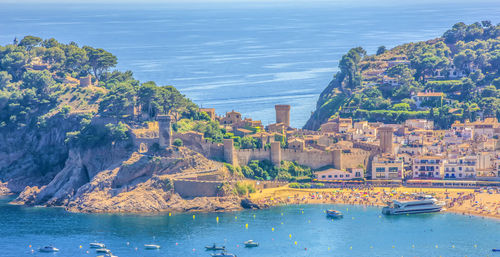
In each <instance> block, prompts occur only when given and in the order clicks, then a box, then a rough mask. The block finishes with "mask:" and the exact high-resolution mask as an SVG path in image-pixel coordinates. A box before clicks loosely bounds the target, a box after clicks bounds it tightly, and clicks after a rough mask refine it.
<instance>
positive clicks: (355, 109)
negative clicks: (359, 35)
mask: <svg viewBox="0 0 500 257" xmlns="http://www.w3.org/2000/svg"><path fill="white" fill-rule="evenodd" d="M339 70H340V71H339V72H338V73H337V74H336V75H335V76H334V79H333V80H332V81H331V82H330V84H329V85H328V86H327V87H326V88H325V90H324V91H323V92H322V93H321V95H320V97H319V99H318V102H317V106H316V110H315V111H314V113H313V114H312V115H311V117H310V119H309V120H308V122H307V124H306V125H305V126H304V127H305V128H307V129H315V130H316V129H318V128H319V127H320V125H321V124H322V123H325V122H326V121H327V120H328V119H330V118H332V117H336V116H340V117H352V118H353V119H356V120H368V121H380V122H385V123H399V122H403V121H405V120H406V119H411V118H426V119H431V120H434V121H435V124H436V125H437V127H440V128H447V127H449V126H450V125H451V124H452V123H453V122H454V121H456V120H460V121H463V120H466V119H469V120H474V119H477V118H478V117H499V118H500V109H499V106H500V99H499V93H500V91H499V89H500V24H498V25H496V26H495V25H493V24H492V23H491V22H490V21H483V22H476V23H473V24H470V25H466V24H464V23H457V24H455V25H454V26H453V27H452V28H451V29H450V30H448V31H446V32H445V33H444V34H443V36H442V37H440V38H436V39H432V40H429V41H425V42H417V43H408V44H404V45H400V46H397V47H394V48H393V49H390V50H387V49H386V48H385V47H384V46H381V47H379V48H378V50H377V53H376V54H374V55H367V53H366V51H365V50H364V49H363V48H361V47H356V48H353V49H351V50H349V52H348V53H347V54H345V55H344V56H342V59H341V60H340V62H339Z"/></svg>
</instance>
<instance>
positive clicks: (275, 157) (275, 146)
mask: <svg viewBox="0 0 500 257" xmlns="http://www.w3.org/2000/svg"><path fill="white" fill-rule="evenodd" d="M271 162H272V163H273V164H274V165H275V166H277V167H279V166H281V143H280V142H276V141H275V142H271Z"/></svg>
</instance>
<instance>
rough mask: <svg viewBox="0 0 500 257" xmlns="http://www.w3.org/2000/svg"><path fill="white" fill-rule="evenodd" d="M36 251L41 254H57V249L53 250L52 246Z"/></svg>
mask: <svg viewBox="0 0 500 257" xmlns="http://www.w3.org/2000/svg"><path fill="white" fill-rule="evenodd" d="M38 251H40V252H42V253H53V252H59V249H57V248H55V247H54V246H50V245H49V246H44V247H42V248H40V249H38Z"/></svg>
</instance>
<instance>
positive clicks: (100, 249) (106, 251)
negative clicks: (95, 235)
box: [95, 248, 111, 254]
mask: <svg viewBox="0 0 500 257" xmlns="http://www.w3.org/2000/svg"><path fill="white" fill-rule="evenodd" d="M95 252H96V253H108V254H110V253H111V250H109V249H106V248H98V249H95Z"/></svg>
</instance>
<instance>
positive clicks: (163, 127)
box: [157, 115, 172, 147]
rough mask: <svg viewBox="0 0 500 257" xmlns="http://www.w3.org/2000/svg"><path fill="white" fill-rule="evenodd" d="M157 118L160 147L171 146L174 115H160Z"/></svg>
mask: <svg viewBox="0 0 500 257" xmlns="http://www.w3.org/2000/svg"><path fill="white" fill-rule="evenodd" d="M157 120H158V129H159V134H160V141H159V144H160V147H170V146H171V145H172V117H171V116H170V115H158V117H157Z"/></svg>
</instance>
